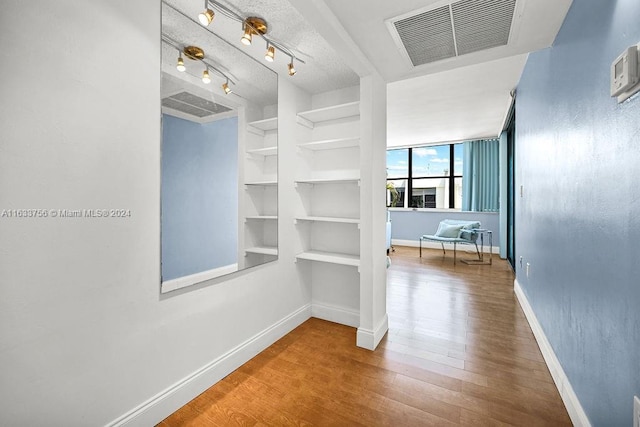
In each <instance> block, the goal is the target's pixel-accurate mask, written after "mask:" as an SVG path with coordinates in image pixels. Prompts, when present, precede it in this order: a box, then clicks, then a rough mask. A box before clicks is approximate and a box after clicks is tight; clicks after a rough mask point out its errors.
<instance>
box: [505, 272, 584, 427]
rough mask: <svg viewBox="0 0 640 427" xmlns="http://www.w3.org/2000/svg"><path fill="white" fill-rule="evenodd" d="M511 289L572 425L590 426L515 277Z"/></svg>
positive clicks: (579, 426) (578, 426)
mask: <svg viewBox="0 0 640 427" xmlns="http://www.w3.org/2000/svg"><path fill="white" fill-rule="evenodd" d="M513 290H514V291H515V294H516V297H517V298H518V302H519V303H520V307H522V311H524V315H525V317H526V318H527V321H528V322H529V326H530V327H531V330H532V331H533V335H534V336H535V337H536V341H537V342H538V346H539V347H540V351H541V352H542V356H543V357H544V361H545V362H546V364H547V367H548V368H549V371H550V372H551V376H552V377H553V381H554V382H555V384H556V387H557V388H558V392H559V393H560V397H561V398H562V401H563V402H564V406H565V407H566V408H567V412H568V413H569V417H570V418H571V421H572V422H573V425H574V426H576V427H591V423H590V422H589V418H588V417H587V414H586V413H585V412H584V409H583V408H582V405H581V404H580V401H579V400H578V396H577V395H576V393H575V392H574V391H573V387H571V383H570V382H569V378H567V375H566V374H565V373H564V369H562V365H561V364H560V361H559V360H558V358H557V357H556V354H555V352H554V351H553V347H551V343H549V340H548V339H547V336H546V335H545V334H544V330H543V329H542V326H541V325H540V322H538V318H537V317H536V315H535V313H534V311H533V308H531V304H529V300H528V299H527V296H526V295H525V294H524V291H523V290H522V287H521V286H520V283H518V280H517V279H516V280H514V282H513Z"/></svg>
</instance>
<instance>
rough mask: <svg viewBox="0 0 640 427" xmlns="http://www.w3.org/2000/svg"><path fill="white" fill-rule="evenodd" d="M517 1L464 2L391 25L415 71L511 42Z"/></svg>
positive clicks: (474, 0)
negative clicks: (426, 65)
mask: <svg viewBox="0 0 640 427" xmlns="http://www.w3.org/2000/svg"><path fill="white" fill-rule="evenodd" d="M515 4H516V0H462V1H458V2H453V3H451V4H448V5H445V6H441V7H438V8H436V9H431V10H427V11H421V12H419V13H415V12H414V13H411V14H408V15H407V14H405V15H402V16H400V17H396V18H393V19H390V20H389V21H387V23H388V25H389V29H390V31H391V35H392V36H393V38H394V39H395V40H396V42H397V43H398V45H399V46H400V47H401V48H402V49H403V50H404V52H405V53H406V54H407V56H408V57H409V59H410V60H411V63H412V64H413V66H414V67H417V66H418V65H423V64H428V63H431V62H435V61H440V60H442V59H447V58H453V57H455V56H460V55H465V54H467V53H472V52H478V51H481V50H485V49H490V48H492V47H497V46H504V45H506V44H507V43H508V42H509V33H510V32H511V24H512V21H513V12H514V9H515Z"/></svg>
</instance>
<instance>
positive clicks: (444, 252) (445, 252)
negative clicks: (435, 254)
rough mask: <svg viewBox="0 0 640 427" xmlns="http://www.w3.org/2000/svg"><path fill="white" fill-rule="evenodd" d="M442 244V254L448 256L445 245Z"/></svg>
mask: <svg viewBox="0 0 640 427" xmlns="http://www.w3.org/2000/svg"><path fill="white" fill-rule="evenodd" d="M440 244H441V245H442V253H443V254H445V255H446V254H447V251H445V250H444V243H440Z"/></svg>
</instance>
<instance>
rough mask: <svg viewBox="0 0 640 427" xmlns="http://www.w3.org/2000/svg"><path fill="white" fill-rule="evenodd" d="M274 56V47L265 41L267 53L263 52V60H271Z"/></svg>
mask: <svg viewBox="0 0 640 427" xmlns="http://www.w3.org/2000/svg"><path fill="white" fill-rule="evenodd" d="M275 56H276V48H275V47H273V46H272V45H271V44H270V43H267V53H265V54H264V59H265V61H268V62H273V60H274V59H275Z"/></svg>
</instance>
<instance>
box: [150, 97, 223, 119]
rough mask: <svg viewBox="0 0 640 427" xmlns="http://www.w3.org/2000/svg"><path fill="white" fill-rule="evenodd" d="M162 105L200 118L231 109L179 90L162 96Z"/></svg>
mask: <svg viewBox="0 0 640 427" xmlns="http://www.w3.org/2000/svg"><path fill="white" fill-rule="evenodd" d="M162 106H163V107H167V108H171V109H172V110H177V111H180V112H181V113H185V114H188V115H190V116H195V117H198V118H201V119H202V118H206V117H209V116H213V115H216V114H220V113H225V112H227V111H231V109H230V108H228V107H225V106H224V105H220V104H216V103H215V102H213V101H209V100H207V99H204V98H201V97H199V96H196V95H194V94H192V93H189V92H180V93H176V94H175V95H171V96H168V97H166V98H163V99H162Z"/></svg>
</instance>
